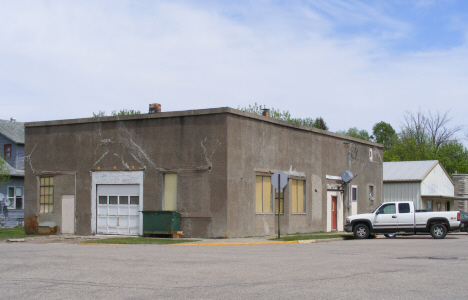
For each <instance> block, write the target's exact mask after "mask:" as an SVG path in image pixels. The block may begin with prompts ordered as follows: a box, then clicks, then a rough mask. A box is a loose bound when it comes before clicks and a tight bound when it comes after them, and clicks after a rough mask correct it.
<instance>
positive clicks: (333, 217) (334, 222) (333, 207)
mask: <svg viewBox="0 0 468 300" xmlns="http://www.w3.org/2000/svg"><path fill="white" fill-rule="evenodd" d="M337 199H338V197H336V196H332V230H337V226H336V221H337V218H336V216H337V210H336V203H337Z"/></svg>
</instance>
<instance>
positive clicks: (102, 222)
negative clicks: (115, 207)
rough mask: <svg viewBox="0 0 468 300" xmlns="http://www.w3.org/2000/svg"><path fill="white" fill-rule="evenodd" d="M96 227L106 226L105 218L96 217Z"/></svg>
mask: <svg viewBox="0 0 468 300" xmlns="http://www.w3.org/2000/svg"><path fill="white" fill-rule="evenodd" d="M97 225H98V227H102V226H104V227H105V226H107V217H98V218H97Z"/></svg>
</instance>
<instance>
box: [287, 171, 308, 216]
mask: <svg viewBox="0 0 468 300" xmlns="http://www.w3.org/2000/svg"><path fill="white" fill-rule="evenodd" d="M305 211H306V210H305V181H304V180H299V179H292V180H291V213H293V214H303V213H305Z"/></svg>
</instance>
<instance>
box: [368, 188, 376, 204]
mask: <svg viewBox="0 0 468 300" xmlns="http://www.w3.org/2000/svg"><path fill="white" fill-rule="evenodd" d="M369 199H370V200H371V201H374V200H375V197H374V186H373V185H369Z"/></svg>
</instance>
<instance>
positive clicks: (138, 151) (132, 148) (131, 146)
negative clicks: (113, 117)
mask: <svg viewBox="0 0 468 300" xmlns="http://www.w3.org/2000/svg"><path fill="white" fill-rule="evenodd" d="M101 126H102V125H101V124H100V126H99V136H100V143H99V145H97V147H96V149H95V150H94V155H95V156H96V152H97V150H98V149H99V148H100V147H102V146H108V145H111V144H120V145H122V146H124V147H125V148H126V149H127V150H128V151H129V152H130V155H131V156H132V157H133V158H134V159H135V160H136V161H137V162H138V163H140V164H141V165H142V166H143V167H144V168H146V165H145V163H144V161H147V162H148V163H149V164H151V165H152V166H153V167H154V168H155V169H156V170H159V171H160V170H162V169H161V168H158V167H157V166H156V164H155V163H154V162H153V161H152V160H151V159H150V157H149V155H148V154H147V153H146V152H145V151H144V150H143V149H142V148H141V147H140V145H138V144H137V143H136V142H135V141H134V140H133V137H132V134H131V133H130V132H129V131H128V129H127V128H125V126H124V125H123V124H119V128H118V133H119V138H118V139H114V140H112V139H110V138H107V139H104V138H103V136H102V132H101ZM122 135H126V137H122ZM108 152H109V151H107V152H106V153H105V154H104V155H103V156H102V157H101V158H100V159H99V160H98V161H96V163H95V164H94V165H95V166H96V164H97V163H98V162H99V161H100V160H101V159H102V158H103V157H104V156H105V155H107V153H108ZM114 155H115V156H118V157H119V158H120V159H121V160H122V164H123V165H124V166H125V167H126V168H129V166H128V164H127V163H125V161H124V160H123V158H122V157H120V156H119V155H118V154H114Z"/></svg>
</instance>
